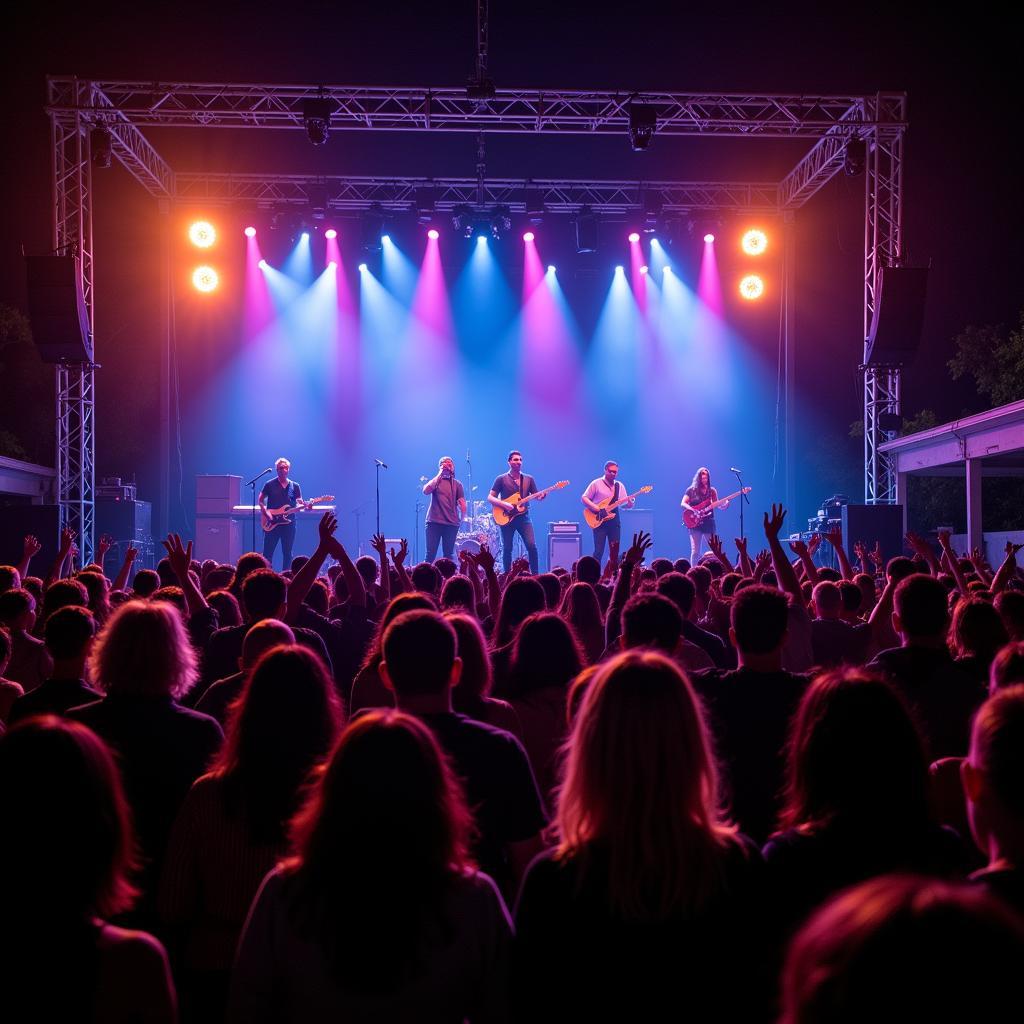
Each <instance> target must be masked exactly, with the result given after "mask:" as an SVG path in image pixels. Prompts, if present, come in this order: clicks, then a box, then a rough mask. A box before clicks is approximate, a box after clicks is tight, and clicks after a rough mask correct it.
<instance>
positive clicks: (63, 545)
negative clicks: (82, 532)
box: [60, 526, 78, 558]
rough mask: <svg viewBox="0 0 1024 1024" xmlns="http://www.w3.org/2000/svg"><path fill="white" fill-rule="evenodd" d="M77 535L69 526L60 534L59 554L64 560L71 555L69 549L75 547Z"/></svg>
mask: <svg viewBox="0 0 1024 1024" xmlns="http://www.w3.org/2000/svg"><path fill="white" fill-rule="evenodd" d="M77 536H78V534H77V533H75V531H74V530H72V529H71V527H70V526H67V527H65V528H64V529H63V530H61V532H60V553H61V555H63V556H64V557H65V558H66V557H67V556H68V555H69V554H70V553H71V549H72V548H73V547H74V546H75V537H77Z"/></svg>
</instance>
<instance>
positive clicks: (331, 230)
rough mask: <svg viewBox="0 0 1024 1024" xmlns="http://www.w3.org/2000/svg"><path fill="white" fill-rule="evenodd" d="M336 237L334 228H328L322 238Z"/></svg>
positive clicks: (336, 233)
mask: <svg viewBox="0 0 1024 1024" xmlns="http://www.w3.org/2000/svg"><path fill="white" fill-rule="evenodd" d="M337 237H338V232H337V231H335V230H334V228H328V229H327V230H326V231H325V232H324V238H337Z"/></svg>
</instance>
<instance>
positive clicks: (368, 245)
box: [361, 203, 384, 252]
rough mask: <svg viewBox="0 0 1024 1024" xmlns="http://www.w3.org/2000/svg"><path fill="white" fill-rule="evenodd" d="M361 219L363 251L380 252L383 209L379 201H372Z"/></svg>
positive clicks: (382, 231) (382, 232)
mask: <svg viewBox="0 0 1024 1024" xmlns="http://www.w3.org/2000/svg"><path fill="white" fill-rule="evenodd" d="M361 220H362V222H363V251H364V252H380V251H381V236H382V235H383V234H384V211H383V210H382V209H381V206H380V203H374V204H373V206H371V207H370V208H369V209H368V210H366V211H365V212H364V213H363V215H362V217H361Z"/></svg>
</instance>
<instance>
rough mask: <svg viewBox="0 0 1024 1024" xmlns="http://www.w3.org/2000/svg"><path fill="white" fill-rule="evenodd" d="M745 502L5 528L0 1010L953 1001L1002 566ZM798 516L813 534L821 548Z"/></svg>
mask: <svg viewBox="0 0 1024 1024" xmlns="http://www.w3.org/2000/svg"><path fill="white" fill-rule="evenodd" d="M785 515H786V513H785V511H784V510H783V509H782V508H781V507H776V506H773V507H772V509H771V511H770V512H767V513H765V515H764V519H763V538H764V549H763V550H761V551H760V552H757V553H754V552H751V553H748V550H747V548H748V544H747V542H746V541H745V540H738V541H736V545H735V548H736V551H735V557H732V556H731V554H727V553H726V550H725V547H724V545H723V543H722V542H721V541H720V540H719V538H717V537H715V538H712V545H711V548H712V550H711V553H710V554H709V555H708V556H705V558H704V559H702V560H701V561H700V562H699V564H695V565H691V564H690V563H689V561H688V560H686V559H677V560H676V561H675V562H672V561H669V560H668V559H664V558H655V559H653V561H652V562H651V564H650V565H647V564H646V561H647V557H646V556H647V553H648V550H649V548H650V538H649V537H648V536H647V535H645V534H638V535H636V536H634V538H633V541H632V543H631V544H630V546H629V547H628V548H627V549H626V550H625V551H620V550H619V547H618V545H617V544H613V545H612V546H611V551H610V556H609V558H608V561H607V563H606V564H604V565H602V564H600V563H599V562H598V561H597V559H595V558H593V557H590V556H584V557H582V558H580V559H579V561H578V562H577V563H576V564H575V565H574V566H573V568H572V570H571V571H567V570H564V569H555V570H553V571H552V572H550V573H541V574H536V575H535V574H531V573H530V571H529V565H528V563H527V562H526V561H525V560H520V561H517V562H513V563H512V565H511V568H510V569H509V571H508V572H507V573H499V572H498V571H496V566H495V559H494V556H493V554H492V553H491V552H490V551H489V550H487V548H486V547H484V548H483V549H482V550H481V551H479V553H476V554H469V553H466V552H462V553H460V555H459V560H458V562H456V561H454V560H452V559H447V558H441V559H438V560H437V561H436V562H434V563H433V564H430V563H422V564H420V565H416V566H413V567H408V566H407V565H406V560H407V556H408V547H407V545H406V544H405V543H404V542H403V543H402V544H401V545H400V546H399V547H398V548H397V549H394V548H392V549H390V550H389V549H388V547H387V545H386V543H385V541H384V539H383V537H380V536H378V537H375V538H374V540H373V549H374V551H375V552H376V556H377V557H376V558H371V557H361V558H358V559H357V560H356V561H353V560H352V559H351V558H350V556H349V554H348V552H347V551H346V549H345V548H344V546H343V545H342V544H341V543H340V542H339V541H338V540H337V539H336V538H335V536H334V534H335V531H336V526H337V523H336V520H335V519H334V517H333V515H331V514H330V513H327V514H325V515H324V516H323V518H322V520H321V522H320V526H319V543H318V546H317V548H316V550H315V552H313V554H312V555H310V556H309V557H308V558H296V559H294V561H293V562H292V564H291V568H290V569H289V570H287V571H285V572H283V573H278V572H275V571H273V570H272V569H271V568H270V567H269V565H268V564H267V562H266V560H265V559H264V558H263V556H262V555H259V554H256V553H249V554H246V555H243V556H242V557H241V558H240V559H239V561H238V564H237V565H234V566H231V565H220V564H217V563H215V562H212V561H207V562H202V563H200V562H197V561H195V560H194V559H193V558H192V545H191V543H183V542H182V540H181V539H180V538H179V537H177V536H176V535H172V536H170V537H168V539H167V541H166V542H165V543H164V547H165V549H166V557H164V558H163V559H161V561H160V563H159V564H158V565H157V567H156V569H155V570H150V569H139V570H138V571H134V564H133V563H134V559H135V552H134V551H133V550H132V549H129V550H128V552H127V554H126V556H125V558H124V561H123V564H121V565H120V566H118V567H112V570H116V571H112V578H108V576H107V575H106V569H107V567H106V565H105V561H106V559H105V555H106V554H107V553H108V551H107V550H105V547H106V546H105V545H101V549H100V554H99V559H98V562H97V563H96V564H92V565H86V566H82V567H78V566H77V565H76V550H75V547H74V540H75V537H74V535H73V534H72V533H70V532H69V531H66V532H65V533H64V535H63V536H62V538H61V547H60V551H59V553H58V555H57V558H56V561H55V563H54V564H53V565H52V566H51V567H49V569H48V571H47V573H46V575H45V576H42V575H40V576H35V575H32V573H31V562H32V559H33V558H34V557H35V556H36V555H37V554H38V551H39V545H38V543H37V542H36V541H35V539H34V538H31V537H29V538H26V539H25V545H24V555H23V558H22V560H21V562H20V564H18V565H16V566H0V723H4V724H3V725H0V732H2V735H0V802H2V808H3V840H2V841H0V873H2V877H4V878H5V879H6V882H7V884H6V886H5V895H4V924H5V927H4V928H3V930H2V933H0V934H2V939H0V942H2V945H3V949H2V951H0V965H2V966H0V991H2V993H3V996H2V998H3V1006H4V1010H3V1017H4V1019H5V1020H7V1021H16V1020H32V1021H44V1020H61V1021H72V1020H74V1021H88V1020H95V1021H103V1022H122V1021H123V1022H129V1021H135V1022H143V1024H149V1022H153V1024H156V1022H161V1024H162V1022H172V1021H176V1020H182V1021H185V1022H212V1021H229V1022H239V1024H241V1022H245V1024H248V1022H264V1021H265V1022H280V1021H296V1022H300V1021H301V1022H309V1021H317V1020H351V1021H388V1022H401V1021H439V1022H440V1021H451V1022H461V1021H467V1020H468V1021H473V1022H478V1021H479V1022H490V1021H511V1020H529V1021H547V1020H551V1021H570V1020H581V1021H582V1020H627V1019H628V1020H660V1019H680V1018H684V1019H692V1020H711V1019H722V1020H742V1021H752V1022H757V1021H782V1022H785V1024H817V1022H825V1021H830V1022H834V1021H851V1022H852V1021H863V1020H865V1019H869V1018H876V1019H882V1020H893V1021H896V1020H900V1021H905V1020H908V1019H927V1020H931V1021H945V1020H950V1021H952V1020H968V1019H984V1018H985V1017H988V1016H993V1017H994V1016H995V1015H996V1014H997V1013H1005V1008H1006V1007H1007V1006H1012V1005H1015V1004H1016V1002H1017V999H1018V994H1017V991H1016V980H1015V979H1016V968H1017V965H1018V964H1019V963H1020V962H1021V957H1022V955H1024V918H1022V917H1021V916H1020V915H1022V914H1024V574H1022V573H1021V571H1020V570H1019V569H1018V567H1017V563H1016V554H1017V552H1018V550H1019V548H1020V546H1019V545H1015V544H1012V543H1008V544H1007V546H1006V556H1005V560H1004V561H1003V562H1002V564H1001V565H999V566H998V567H996V568H995V569H993V567H991V566H989V565H988V564H987V563H986V561H985V559H984V558H983V557H982V556H981V554H980V553H979V552H973V553H972V554H971V555H969V556H961V555H958V554H957V553H956V552H954V550H953V549H952V546H951V543H950V538H949V536H948V535H947V534H944V533H939V535H938V545H937V549H936V547H935V546H934V545H933V544H932V543H931V542H929V541H928V540H926V539H924V538H921V537H918V536H915V535H910V536H908V538H907V552H908V554H907V555H905V556H899V557H896V558H892V559H890V560H889V561H888V562H887V563H886V562H883V559H882V556H881V553H880V550H879V548H878V546H877V545H876V546H875V547H874V548H873V549H872V548H870V547H868V546H867V545H864V544H860V543H858V544H856V545H855V546H854V552H855V558H856V561H855V562H853V563H851V561H850V558H849V557H848V555H847V552H846V550H845V548H844V544H843V542H842V541H843V538H842V537H841V536H840V535H839V533H838V532H834V533H832V534H828V535H825V536H824V538H817V539H816V540H815V541H814V542H813V543H811V544H805V543H803V542H801V541H798V540H793V541H788V542H786V541H784V540H783V539H782V537H781V534H782V527H783V524H784V520H785ZM819 543H824V544H827V545H829V547H830V548H831V549H832V550H833V552H834V556H835V559H836V560H837V563H838V568H837V569H831V568H823V567H822V566H821V565H819V564H818V562H819V561H821V559H818V560H816V558H815V555H816V547H817V545H818V544H819Z"/></svg>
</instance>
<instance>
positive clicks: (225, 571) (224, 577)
mask: <svg viewBox="0 0 1024 1024" xmlns="http://www.w3.org/2000/svg"><path fill="white" fill-rule="evenodd" d="M136 578H138V577H136ZM234 578H235V570H234V567H233V566H230V565H214V566H213V568H212V569H210V570H209V571H208V572H204V573H203V587H202V589H203V593H204V594H206V595H207V596H209V595H210V594H214V593H216V592H217V591H218V590H227V589H228V588H229V587H230V586H231V581H232V580H233V579H234ZM234 597H235V598H236V599H237V597H238V594H235V595H234Z"/></svg>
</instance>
